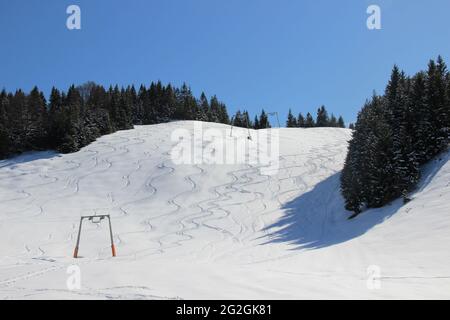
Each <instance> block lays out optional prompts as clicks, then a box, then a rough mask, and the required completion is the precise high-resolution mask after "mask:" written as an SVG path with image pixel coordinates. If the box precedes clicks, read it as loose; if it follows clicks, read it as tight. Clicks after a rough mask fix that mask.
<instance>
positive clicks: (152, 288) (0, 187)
mask: <svg viewBox="0 0 450 320" xmlns="http://www.w3.org/2000/svg"><path fill="white" fill-rule="evenodd" d="M196 125H197V126H198V125H201V126H202V128H203V132H205V131H206V132H207V131H208V130H209V129H213V131H214V132H216V133H220V132H223V135H219V138H220V139H222V140H223V143H224V145H229V144H233V145H234V143H236V144H237V145H238V144H239V142H242V143H244V144H245V145H246V147H247V148H246V149H244V150H245V152H248V153H252V152H255V153H256V154H260V152H261V151H262V150H260V149H259V148H261V144H259V143H257V140H256V139H255V137H256V136H257V131H255V130H252V129H250V130H247V129H243V128H234V129H233V131H232V132H230V131H229V130H230V126H227V125H223V124H217V123H216V124H214V123H206V122H194V121H180V122H171V123H167V124H158V125H148V126H136V127H135V128H134V129H131V130H125V131H118V132H116V133H113V134H110V135H106V136H103V137H100V138H99V139H98V140H97V141H95V142H93V143H92V144H90V145H88V146H86V147H84V148H82V149H81V150H80V151H78V152H76V153H72V154H66V155H62V154H58V153H54V152H37V153H27V154H23V155H21V156H18V157H16V158H11V159H8V160H3V161H0V252H1V254H0V298H1V299H22V298H24V299H57V298H63V299H77V298H78V299H85V298H91V299H115V298H117V299H199V298H202V299H211V298H212V299H216V298H217V299H219V298H225V299H227V298H233V299H303V298H304V299H310V298H344V299H345V298H357V299H361V298H447V299H448V298H450V272H449V271H448V266H449V265H450V254H449V250H448V243H450V218H449V216H448V214H449V212H450V192H449V190H450V183H449V181H450V164H449V163H448V159H449V154H448V153H444V154H442V155H441V156H440V157H438V158H436V159H435V160H432V161H431V162H430V163H429V164H428V165H427V166H426V167H425V168H424V171H423V174H422V179H421V182H420V183H419V186H418V188H417V190H416V191H415V192H413V193H412V194H411V198H412V201H410V202H409V203H407V204H403V202H402V200H401V199H399V200H397V201H394V202H392V203H391V204H389V205H388V206H386V207H384V208H382V209H370V210H367V211H365V212H363V213H362V214H361V215H360V216H358V217H357V218H356V219H354V220H348V218H349V217H350V216H351V214H352V213H351V212H349V211H346V210H345V205H344V199H343V197H342V195H341V192H340V172H341V170H342V168H343V165H344V161H345V158H346V155H347V147H348V141H349V140H350V139H351V130H347V129H340V128H310V129H304V128H286V129H279V130H277V139H278V140H279V145H278V146H277V147H278V150H277V152H279V156H278V157H277V158H276V159H271V161H270V163H271V164H273V163H272V162H273V161H272V160H276V166H275V167H273V168H271V170H263V169H264V167H267V165H265V164H261V163H260V162H258V161H255V162H252V161H241V162H239V161H235V162H233V161H230V162H227V161H224V162H223V163H215V162H208V161H193V162H192V163H189V161H187V162H183V161H181V162H180V161H178V162H177V161H176V159H177V158H176V155H174V152H176V151H177V150H179V149H177V146H179V144H180V140H178V141H174V134H173V133H174V132H184V133H186V132H187V133H189V134H190V135H191V137H192V141H193V143H194V144H196V146H197V148H199V149H201V150H200V151H201V154H202V155H205V154H207V155H211V154H215V152H217V150H212V147H211V143H208V141H203V140H201V141H200V143H198V142H199V141H197V142H196V139H202V137H200V138H198V137H196V132H194V131H197V130H194V128H196ZM259 131H261V132H264V131H265V129H264V130H259ZM216 139H218V138H217V137H216ZM264 151H266V150H264ZM194 160H195V159H194ZM96 214H97V215H99V214H109V215H111V221H112V229H113V234H114V243H115V246H116V249H117V257H115V258H112V257H111V248H110V243H109V238H108V237H109V235H108V233H107V232H108V225H107V224H105V223H101V224H92V223H86V225H85V226H84V227H85V228H84V230H83V233H82V235H81V243H80V248H79V256H80V258H79V259H73V257H72V254H73V250H74V246H75V242H76V237H77V232H78V226H79V221H80V217H81V216H85V215H96ZM73 270H75V271H77V272H78V273H79V275H80V278H79V279H78V280H79V286H78V287H76V286H75V287H73V286H71V285H70V281H71V278H70V277H71V276H72V275H73Z"/></svg>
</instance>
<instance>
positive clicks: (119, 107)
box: [0, 81, 252, 158]
mask: <svg viewBox="0 0 450 320" xmlns="http://www.w3.org/2000/svg"><path fill="white" fill-rule="evenodd" d="M244 119H246V121H247V122H246V124H245V125H247V123H248V124H249V125H250V126H252V124H251V122H250V120H249V119H248V113H246V114H244ZM172 120H202V121H213V122H218V123H224V124H229V122H230V120H229V117H228V112H227V107H226V105H225V104H224V103H222V102H220V101H219V99H218V98H217V97H216V96H213V97H212V98H211V100H210V101H208V99H207V97H206V95H205V94H202V95H201V97H200V99H199V100H198V101H197V99H196V98H195V97H194V96H193V95H192V92H191V90H190V88H189V87H188V86H187V85H186V84H184V85H183V86H182V87H181V88H180V89H178V88H174V87H172V85H170V84H169V85H167V86H164V85H162V83H161V82H160V81H158V82H156V83H151V84H150V87H149V88H146V87H145V86H143V85H142V86H141V87H140V88H139V92H136V89H135V87H134V86H128V87H126V88H120V87H119V86H114V87H110V88H109V89H108V90H105V88H104V87H103V86H100V85H97V84H95V83H93V82H88V83H85V84H83V85H81V86H78V87H75V86H73V85H72V86H71V87H70V88H69V89H68V91H67V93H64V92H61V91H59V90H58V89H56V88H53V89H52V91H51V93H50V97H49V102H48V104H47V102H46V100H45V98H44V95H43V94H42V92H40V91H39V89H38V88H37V87H35V88H33V90H32V91H31V92H30V93H29V94H25V93H24V92H23V91H21V90H18V91H17V92H15V94H12V93H7V92H6V91H5V90H3V91H2V92H1V93H0V158H5V157H7V156H9V155H12V154H15V153H20V152H24V151H31V150H42V149H47V148H49V149H54V150H57V151H59V152H63V153H68V152H75V151H78V150H79V149H80V148H82V147H84V146H86V145H88V144H89V143H91V142H93V141H95V139H97V138H98V137H100V136H102V135H105V134H109V133H112V132H115V131H117V130H126V129H131V128H132V127H133V125H142V124H156V123H162V122H168V121H172Z"/></svg>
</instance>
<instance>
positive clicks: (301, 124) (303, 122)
mask: <svg viewBox="0 0 450 320" xmlns="http://www.w3.org/2000/svg"><path fill="white" fill-rule="evenodd" d="M297 126H298V127H299V128H305V127H306V119H305V117H304V116H303V114H302V113H299V114H298V118H297Z"/></svg>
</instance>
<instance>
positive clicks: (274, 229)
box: [265, 153, 450, 250]
mask: <svg viewBox="0 0 450 320" xmlns="http://www.w3.org/2000/svg"><path fill="white" fill-rule="evenodd" d="M449 158H450V153H444V154H443V155H441V156H439V157H437V158H436V159H435V160H432V161H431V162H430V163H429V164H427V165H426V166H424V168H423V170H422V179H421V181H420V183H419V185H418V186H417V188H416V191H415V192H414V193H413V194H412V198H413V201H414V194H417V193H419V192H421V191H423V190H424V189H425V188H426V186H427V185H428V184H429V183H430V182H431V181H432V179H433V178H434V176H435V175H436V174H437V173H438V172H439V170H440V169H441V168H442V166H444V165H445V164H446V163H447V161H448V160H449ZM403 206H404V204H403V201H402V199H397V200H395V201H393V202H392V203H390V204H388V205H386V206H385V207H383V208H378V209H369V210H366V211H364V212H363V213H362V214H361V215H359V216H358V217H356V218H355V219H353V220H348V218H349V217H350V215H351V212H349V211H347V210H345V208H344V199H343V197H342V195H341V192H340V173H337V174H335V175H333V176H331V177H329V178H328V179H326V180H324V181H322V182H320V183H319V184H317V185H316V186H315V187H314V189H312V190H311V191H309V192H307V193H305V194H303V195H301V196H300V197H298V198H296V199H294V200H292V201H290V202H288V203H286V204H285V205H284V206H283V207H282V210H283V211H284V216H283V217H282V218H281V219H280V220H279V221H277V222H276V223H274V224H272V225H270V226H268V227H266V229H265V230H266V231H267V232H268V235H267V236H265V237H266V238H267V237H268V238H269V239H268V240H267V241H266V242H265V244H267V243H289V244H292V245H294V246H295V247H294V248H293V250H297V249H318V248H324V247H329V246H333V245H336V244H340V243H344V242H346V241H349V240H351V239H354V238H357V237H359V236H361V235H363V234H365V233H366V232H368V231H369V230H370V229H372V228H373V227H375V226H376V225H378V224H380V223H382V222H383V221H385V220H386V219H389V218H390V217H392V216H393V215H394V214H395V213H396V212H398V211H399V209H400V208H402V207H403ZM405 206H407V205H405Z"/></svg>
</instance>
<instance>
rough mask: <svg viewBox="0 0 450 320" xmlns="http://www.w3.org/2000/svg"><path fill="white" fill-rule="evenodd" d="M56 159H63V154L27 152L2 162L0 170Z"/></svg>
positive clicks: (0, 162) (0, 161)
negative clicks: (36, 161)
mask: <svg viewBox="0 0 450 320" xmlns="http://www.w3.org/2000/svg"><path fill="white" fill-rule="evenodd" d="M56 157H61V154H59V153H57V152H55V151H31V152H25V153H23V154H20V155H17V156H14V157H12V158H8V159H4V160H0V169H1V168H7V167H14V166H16V165H19V164H23V163H27V162H31V161H35V160H45V159H52V158H56Z"/></svg>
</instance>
